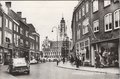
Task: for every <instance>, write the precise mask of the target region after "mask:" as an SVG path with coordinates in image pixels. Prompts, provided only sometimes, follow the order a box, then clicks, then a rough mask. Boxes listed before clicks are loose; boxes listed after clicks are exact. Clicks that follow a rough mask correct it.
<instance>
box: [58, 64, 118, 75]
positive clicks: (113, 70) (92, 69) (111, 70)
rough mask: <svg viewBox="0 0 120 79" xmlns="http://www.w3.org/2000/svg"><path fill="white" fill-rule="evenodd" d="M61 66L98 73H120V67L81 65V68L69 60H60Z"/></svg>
mask: <svg viewBox="0 0 120 79" xmlns="http://www.w3.org/2000/svg"><path fill="white" fill-rule="evenodd" d="M58 66H59V67H62V68H68V69H74V70H82V71H89V72H98V73H111V74H116V75H120V69H118V68H95V67H84V66H79V68H76V66H75V65H71V63H69V62H65V63H64V64H63V62H60V63H59V65H58Z"/></svg>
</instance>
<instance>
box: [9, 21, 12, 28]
mask: <svg viewBox="0 0 120 79" xmlns="http://www.w3.org/2000/svg"><path fill="white" fill-rule="evenodd" d="M9 29H10V30H12V22H11V21H9Z"/></svg>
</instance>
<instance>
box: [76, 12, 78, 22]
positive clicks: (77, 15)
mask: <svg viewBox="0 0 120 79" xmlns="http://www.w3.org/2000/svg"><path fill="white" fill-rule="evenodd" d="M76 21H78V12H76Z"/></svg>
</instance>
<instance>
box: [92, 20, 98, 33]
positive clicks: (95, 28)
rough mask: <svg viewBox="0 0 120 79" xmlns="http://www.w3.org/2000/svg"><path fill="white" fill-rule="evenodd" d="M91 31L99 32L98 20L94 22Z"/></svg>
mask: <svg viewBox="0 0 120 79" xmlns="http://www.w3.org/2000/svg"><path fill="white" fill-rule="evenodd" d="M93 30H94V32H98V31H99V20H96V21H94V22H93Z"/></svg>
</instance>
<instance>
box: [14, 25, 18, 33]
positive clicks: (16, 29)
mask: <svg viewBox="0 0 120 79" xmlns="http://www.w3.org/2000/svg"><path fill="white" fill-rule="evenodd" d="M14 31H16V32H18V25H17V24H14Z"/></svg>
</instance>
